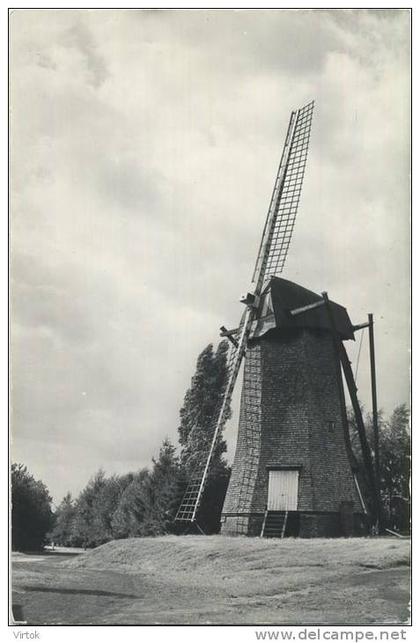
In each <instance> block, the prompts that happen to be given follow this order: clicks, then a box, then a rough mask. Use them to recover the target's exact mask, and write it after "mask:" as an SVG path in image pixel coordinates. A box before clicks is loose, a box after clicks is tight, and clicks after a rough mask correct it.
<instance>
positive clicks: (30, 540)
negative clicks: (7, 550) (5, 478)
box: [12, 464, 53, 551]
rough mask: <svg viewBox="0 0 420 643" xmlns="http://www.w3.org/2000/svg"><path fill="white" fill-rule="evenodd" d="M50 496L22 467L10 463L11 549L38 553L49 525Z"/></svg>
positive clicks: (39, 481)
mask: <svg viewBox="0 0 420 643" xmlns="http://www.w3.org/2000/svg"><path fill="white" fill-rule="evenodd" d="M51 500H52V499H51V497H50V495H49V493H48V489H47V488H46V486H45V485H44V483H43V482H41V480H35V479H34V477H33V476H32V475H31V474H30V473H29V471H28V470H27V468H26V467H25V466H24V465H23V464H12V549H13V550H15V551H16V550H18V551H25V550H32V551H34V550H40V549H42V548H43V546H44V545H45V543H46V542H47V533H48V531H49V530H50V529H51V528H52V526H53V514H52V511H51Z"/></svg>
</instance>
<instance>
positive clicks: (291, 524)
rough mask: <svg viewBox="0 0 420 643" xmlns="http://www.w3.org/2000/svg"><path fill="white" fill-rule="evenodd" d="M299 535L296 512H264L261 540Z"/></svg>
mask: <svg viewBox="0 0 420 643" xmlns="http://www.w3.org/2000/svg"><path fill="white" fill-rule="evenodd" d="M298 534H299V512H298V511H287V510H286V511H268V510H267V511H266V512H265V514H264V520H263V524H262V528H261V534H260V536H261V538H287V537H290V536H292V537H293V536H297V535H298Z"/></svg>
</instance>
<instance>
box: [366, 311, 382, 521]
mask: <svg viewBox="0 0 420 643" xmlns="http://www.w3.org/2000/svg"><path fill="white" fill-rule="evenodd" d="M368 319H369V356H370V380H371V389H372V423H373V439H374V447H375V474H376V488H377V491H378V494H380V489H381V473H380V458H379V425H378V400H377V395H376V365H375V339H374V334H373V315H372V313H369V315H368ZM378 521H379V525H378V527H379V530H380V531H382V527H383V526H382V519H381V512H380V514H379V516H378Z"/></svg>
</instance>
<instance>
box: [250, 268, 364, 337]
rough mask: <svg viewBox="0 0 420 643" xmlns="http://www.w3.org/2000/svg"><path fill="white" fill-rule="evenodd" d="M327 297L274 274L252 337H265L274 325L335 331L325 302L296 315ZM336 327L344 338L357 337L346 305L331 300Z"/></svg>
mask: <svg viewBox="0 0 420 643" xmlns="http://www.w3.org/2000/svg"><path fill="white" fill-rule="evenodd" d="M322 302H323V298H322V296H321V295H318V294H317V293H315V292H312V290H308V289H307V288H304V287H303V286H299V285H298V284H295V283H294V282H293V281H288V280H287V279H282V278H280V277H272V278H271V279H270V281H269V282H268V283H267V285H266V287H265V288H264V291H263V293H262V295H261V303H260V307H259V314H258V318H257V320H256V321H255V322H254V325H253V328H252V330H251V337H261V336H262V335H264V334H265V333H266V332H268V331H269V330H272V329H274V328H280V329H293V328H309V329H317V330H326V331H330V332H331V321H330V318H329V315H328V311H327V309H326V307H325V306H324V305H320V306H318V307H313V308H309V309H308V310H305V311H301V312H299V313H298V314H296V315H292V314H291V311H296V310H299V309H301V308H305V307H306V306H311V305H313V304H317V303H322ZM329 303H330V310H331V313H332V315H333V319H334V325H335V329H336V331H337V333H338V335H339V336H340V338H341V339H354V334H353V325H352V323H351V321H350V317H349V315H348V313H347V310H346V309H345V308H344V306H340V304H336V303H335V302H334V301H331V300H330V302H329Z"/></svg>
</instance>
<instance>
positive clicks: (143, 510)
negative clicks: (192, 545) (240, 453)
mask: <svg viewBox="0 0 420 643" xmlns="http://www.w3.org/2000/svg"><path fill="white" fill-rule="evenodd" d="M227 352H228V344H227V342H226V341H223V342H221V343H220V344H219V345H218V347H217V349H216V350H214V349H213V346H212V344H209V345H208V346H207V347H206V348H205V349H204V350H203V351H202V352H201V353H200V355H199V357H198V359H197V364H196V370H195V374H194V376H193V378H192V380H191V386H190V388H189V389H188V390H187V392H186V394H185V397H184V402H183V405H182V407H181V409H180V413H179V415H180V422H179V427H178V435H179V449H178V450H177V448H176V447H175V446H174V445H173V444H172V443H171V441H170V440H169V439H168V438H165V439H164V440H163V443H162V445H161V447H160V450H159V454H158V456H157V458H154V459H153V460H152V465H151V467H150V468H146V469H141V470H139V471H136V472H132V473H127V474H125V475H120V476H119V475H111V476H106V474H105V472H104V471H103V470H99V471H98V472H97V473H96V474H95V475H94V476H93V477H92V478H91V479H90V480H89V482H88V483H87V485H86V487H85V488H84V489H83V490H82V491H81V493H80V494H79V495H78V497H76V498H72V496H71V494H70V493H67V494H66V495H65V497H64V498H63V500H62V501H61V503H60V505H59V506H58V507H57V509H56V510H55V511H54V512H53V511H52V510H51V502H52V500H51V497H50V495H49V493H48V490H47V489H46V487H45V485H44V484H43V483H42V482H40V481H36V480H35V479H34V478H33V476H32V475H31V474H30V473H29V472H28V470H27V469H26V467H24V466H23V465H21V464H14V465H12V476H11V477H12V547H13V549H18V550H19V549H22V550H25V549H26V550H30V549H32V550H34V549H38V548H40V547H42V546H43V545H44V544H45V543H46V542H47V541H50V542H54V543H57V544H60V545H63V546H73V547H96V546H98V545H101V544H103V543H105V542H107V541H109V540H113V539H116V538H131V537H138V536H156V535H160V534H166V533H171V532H172V533H175V532H177V531H179V529H180V526H179V525H178V524H176V523H174V518H175V514H176V511H177V509H178V506H179V504H180V502H181V499H182V496H183V493H184V491H185V488H186V484H187V481H188V478H189V476H190V474H191V472H192V471H193V469H194V467H195V466H197V463H198V462H199V461H200V460H201V459H202V457H203V454H204V453H205V451H206V445H208V443H209V434H210V430H211V419H212V417H213V415H214V413H216V412H217V409H218V407H219V405H220V404H221V401H222V399H223V395H224V390H225V387H226V384H227V375H228V373H227ZM229 413H230V411H229ZM229 413H228V415H229ZM225 453H226V442H225V441H224V440H223V438H222V437H221V436H219V439H218V441H217V444H216V448H215V452H214V457H213V461H212V469H211V473H210V476H209V479H208V484H207V486H206V490H205V494H204V497H203V501H202V503H201V506H200V512H199V515H198V521H199V524H200V526H201V528H202V529H204V531H205V532H206V533H215V532H217V531H218V529H219V526H220V523H219V519H220V513H221V510H222V505H223V500H224V496H225V493H226V489H227V484H228V481H229V475H230V469H229V467H228V465H227V462H226V460H225ZM182 528H183V529H185V526H183V527H182Z"/></svg>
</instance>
